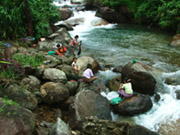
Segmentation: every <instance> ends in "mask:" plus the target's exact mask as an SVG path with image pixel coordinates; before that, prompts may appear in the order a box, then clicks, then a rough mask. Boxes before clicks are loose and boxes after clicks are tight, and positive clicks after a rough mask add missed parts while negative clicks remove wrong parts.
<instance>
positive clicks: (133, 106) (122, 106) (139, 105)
mask: <svg viewBox="0 0 180 135" xmlns="http://www.w3.org/2000/svg"><path fill="white" fill-rule="evenodd" d="M151 108H152V101H151V98H150V97H149V96H147V95H134V96H132V97H131V98H127V99H125V100H124V101H122V102H121V103H119V104H118V105H116V106H113V111H114V112H115V113H117V114H119V115H122V116H133V115H136V114H141V113H144V112H147V111H148V110H150V109H151Z"/></svg>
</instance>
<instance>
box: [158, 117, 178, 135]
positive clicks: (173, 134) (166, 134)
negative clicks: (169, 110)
mask: <svg viewBox="0 0 180 135" xmlns="http://www.w3.org/2000/svg"><path fill="white" fill-rule="evenodd" d="M179 127H180V119H178V120H176V121H175V120H172V119H171V120H168V121H166V123H163V124H161V125H160V128H159V130H158V132H159V133H160V134H161V135H180V128H179Z"/></svg>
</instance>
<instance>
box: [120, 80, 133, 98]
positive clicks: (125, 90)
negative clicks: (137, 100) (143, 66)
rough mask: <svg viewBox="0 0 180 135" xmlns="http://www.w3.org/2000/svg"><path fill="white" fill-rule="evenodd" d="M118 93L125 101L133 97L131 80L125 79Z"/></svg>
mask: <svg viewBox="0 0 180 135" xmlns="http://www.w3.org/2000/svg"><path fill="white" fill-rule="evenodd" d="M118 93H119V96H120V97H123V99H125V98H129V97H132V96H133V89H132V84H131V79H128V78H124V80H123V83H121V84H120V86H119V90H118Z"/></svg>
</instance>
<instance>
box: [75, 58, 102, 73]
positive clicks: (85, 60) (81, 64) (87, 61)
mask: <svg viewBox="0 0 180 135" xmlns="http://www.w3.org/2000/svg"><path fill="white" fill-rule="evenodd" d="M76 63H77V65H78V66H79V69H80V71H79V75H81V74H82V73H83V72H84V71H85V70H86V67H87V65H88V64H91V65H92V71H93V72H94V73H96V72H97V71H98V70H100V69H101V68H100V65H99V63H98V62H97V61H96V60H95V59H94V58H92V57H89V56H82V57H80V58H78V60H77V62H76Z"/></svg>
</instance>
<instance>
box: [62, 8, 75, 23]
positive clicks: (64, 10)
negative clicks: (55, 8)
mask: <svg viewBox="0 0 180 135" xmlns="http://www.w3.org/2000/svg"><path fill="white" fill-rule="evenodd" d="M59 12H60V15H61V20H67V19H68V18H70V17H71V16H72V15H73V12H72V10H70V9H69V8H59Z"/></svg>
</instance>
